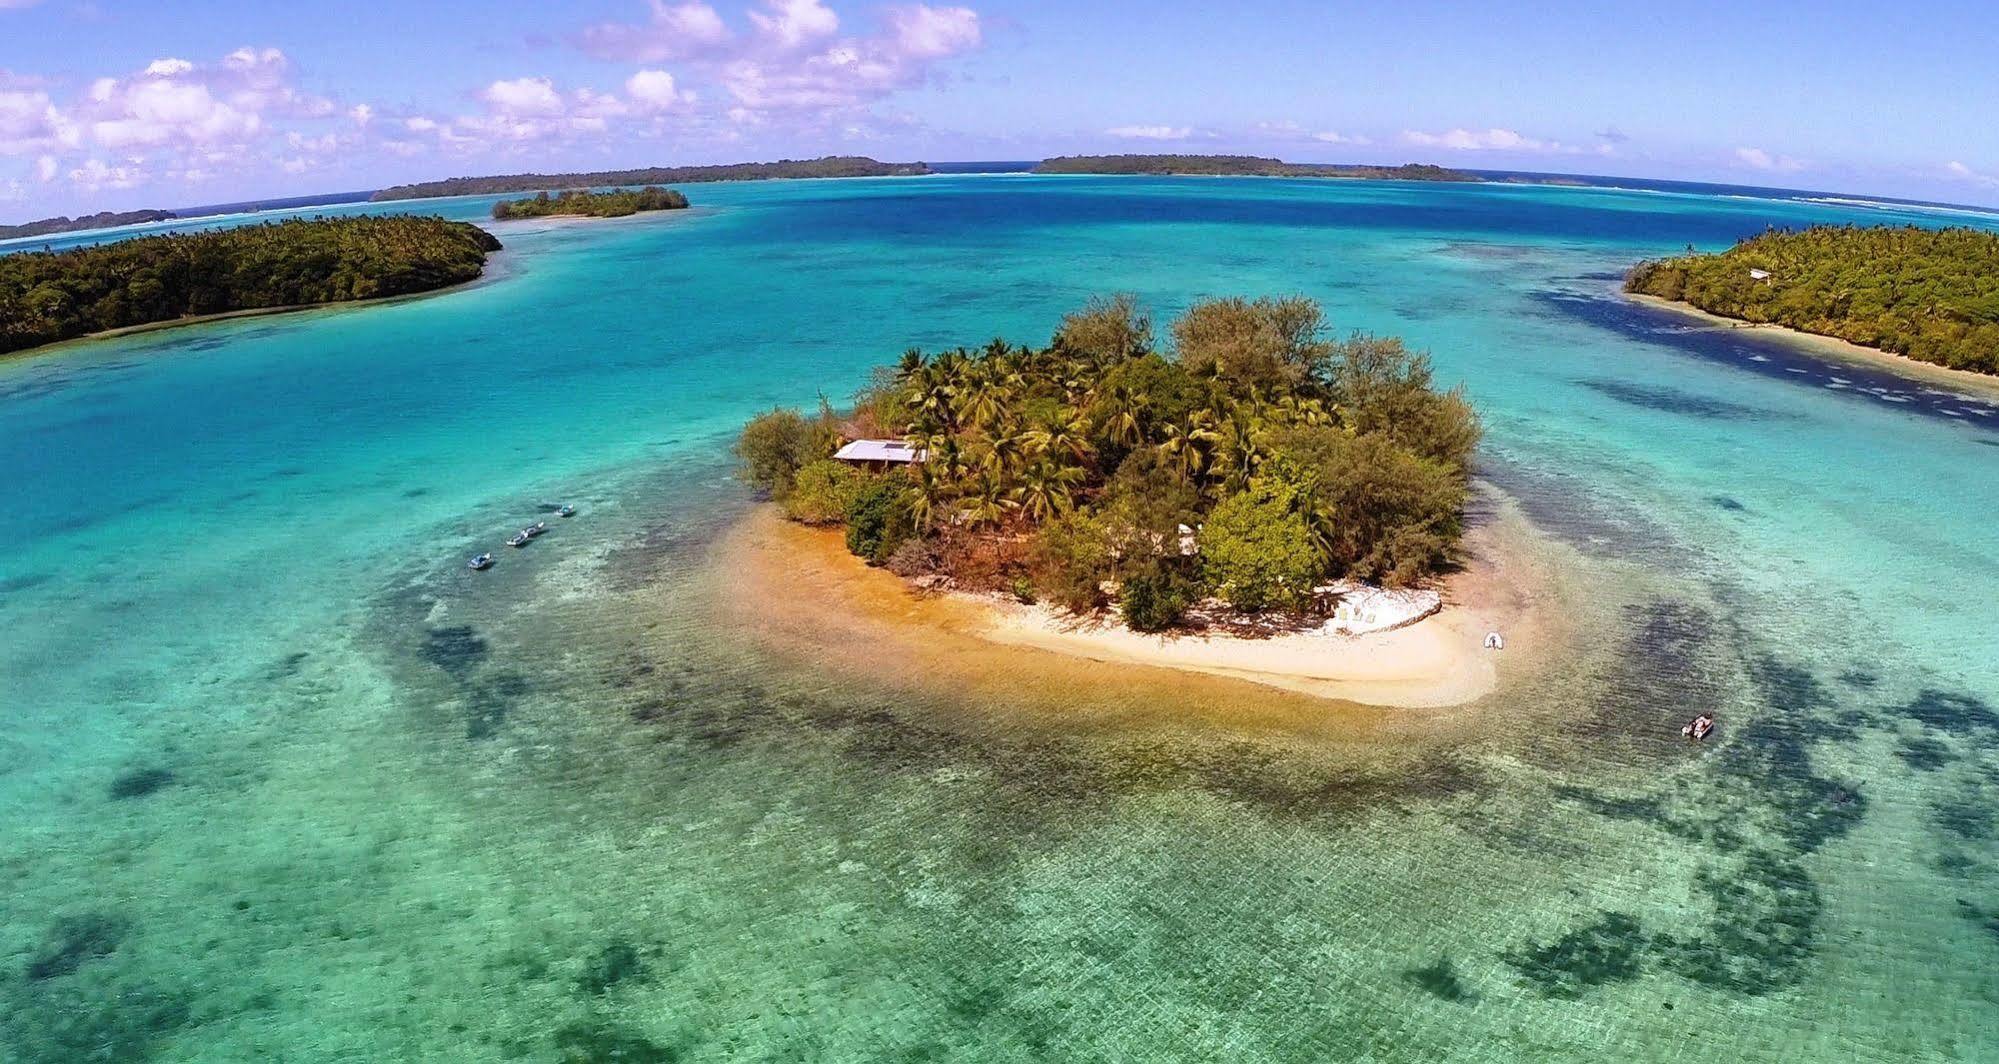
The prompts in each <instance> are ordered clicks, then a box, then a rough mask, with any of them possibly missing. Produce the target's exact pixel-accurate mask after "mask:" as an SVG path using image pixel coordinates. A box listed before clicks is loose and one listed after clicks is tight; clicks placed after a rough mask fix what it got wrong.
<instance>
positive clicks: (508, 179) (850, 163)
mask: <svg viewBox="0 0 1999 1064" xmlns="http://www.w3.org/2000/svg"><path fill="white" fill-rule="evenodd" d="M927 173H930V168H929V167H928V166H925V165H923V164H922V163H884V162H879V161H877V160H874V159H869V158H866V157H865V156H859V155H829V156H826V157H825V158H823V159H784V160H781V161H779V162H774V163H728V164H724V165H720V166H656V167H650V168H647V169H643V170H600V171H595V172H592V173H573V174H500V175H497V176H493V177H453V178H447V179H445V180H443V181H423V182H419V183H417V184H414V185H396V186H394V187H393V188H385V189H383V190H381V191H380V192H377V193H375V194H374V195H373V196H371V197H369V198H370V199H372V200H375V201H384V200H405V199H423V198H427V197H431V196H489V195H492V194H494V193H503V192H536V191H549V192H554V191H557V190H560V189H567V188H608V187H612V186H617V185H685V184H693V183H696V182H702V181H766V180H772V179H775V178H796V177H908V176H914V175H920V174H927Z"/></svg>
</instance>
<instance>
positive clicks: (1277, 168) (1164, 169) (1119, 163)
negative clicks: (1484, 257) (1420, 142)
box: [1034, 155, 1480, 181]
mask: <svg viewBox="0 0 1999 1064" xmlns="http://www.w3.org/2000/svg"><path fill="white" fill-rule="evenodd" d="M1034 172H1035V173H1037V174H1206V175H1212V176H1217V177H1222V176H1248V177H1346V178H1360V179H1368V180H1376V181H1477V180H1480V178H1478V177H1477V176H1475V175H1473V174H1467V173H1464V172H1463V171H1460V170H1449V169H1446V168H1444V167H1441V166H1431V165H1428V164H1426V163H1406V164H1404V165H1402V166H1349V165H1342V164H1335V163H1287V162H1285V161H1283V160H1281V159H1270V158H1265V157H1263V156H1260V155H1065V156H1061V157H1059V158H1054V159H1043V160H1042V161H1041V162H1040V164H1039V165H1037V166H1035V168H1034Z"/></svg>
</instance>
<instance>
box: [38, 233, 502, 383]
mask: <svg viewBox="0 0 1999 1064" xmlns="http://www.w3.org/2000/svg"><path fill="white" fill-rule="evenodd" d="M498 250H500V242H499V241H498V240H495V239H493V236H492V234H490V233H488V232H486V231H485V230H483V229H480V228H479V227H478V226H475V225H471V224H468V223H466V222H448V221H445V220H444V219H442V218H431V217H420V216H410V215H402V216H387V217H378V216H367V215H363V216H358V217H352V218H314V219H309V220H308V219H300V218H294V219H290V220H287V221H282V222H267V223H264V224H262V225H246V226H239V227H236V228H231V229H211V230H207V231H204V232H198V233H174V234H168V235H163V236H148V237H140V238H138V239H134V240H121V241H118V242H116V243H110V244H97V245H94V246H91V247H81V248H72V249H69V250H67V251H30V252H22V253H19V254H14V255H0V352H7V351H17V350H20V349H22V348H28V347H34V346H37V345H39V344H49V343H55V342H57V341H59V340H68V339H71V338H73V337H77V336H84V335H87V334H89V333H94V332H102V331H105V330H107V329H122V328H127V327H130V326H134V325H150V324H154V323H157V322H166V321H173V320H174V319H177V318H184V317H191V316H198V315H206V314H223V313H228V312H230V311H238V310H260V309H267V308H272V307H290V306H304V305H310V304H318V303H338V302H344V301H347V300H355V299H373V298H378V297H382V296H397V295H407V294H410V293H415V292H426V291H430V290H432V289H436V288H444V287H448V286H450V285H454V284H460V283H463V282H465V281H470V280H473V279H475V278H477V277H478V276H479V274H480V273H481V271H483V270H484V268H485V263H486V256H487V255H488V254H489V253H491V252H494V251H498Z"/></svg>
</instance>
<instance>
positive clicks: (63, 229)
mask: <svg viewBox="0 0 1999 1064" xmlns="http://www.w3.org/2000/svg"><path fill="white" fill-rule="evenodd" d="M178 217H179V215H177V214H175V213H174V212H172V211H98V212H97V213H96V214H85V215H80V216H78V217H75V218H71V217H68V216H66V215H57V216H56V217H54V218H42V219H39V220H36V221H32V222H24V223H22V224H20V225H0V240H16V239H19V238H21V237H27V236H49V235H52V234H55V233H74V232H78V231H79V230H84V229H109V228H111V227H112V226H117V225H143V224H145V223H147V222H164V221H168V220H170V219H173V218H178Z"/></svg>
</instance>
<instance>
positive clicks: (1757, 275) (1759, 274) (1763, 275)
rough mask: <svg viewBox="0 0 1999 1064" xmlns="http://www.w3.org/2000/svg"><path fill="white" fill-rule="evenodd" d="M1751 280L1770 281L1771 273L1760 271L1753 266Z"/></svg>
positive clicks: (1750, 270) (1750, 274)
mask: <svg viewBox="0 0 1999 1064" xmlns="http://www.w3.org/2000/svg"><path fill="white" fill-rule="evenodd" d="M1749 279H1750V280H1752V281H1767V280H1769V279H1770V271H1769V270H1759V269H1757V268H1756V267H1754V266H1751V267H1750V268H1749Z"/></svg>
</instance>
